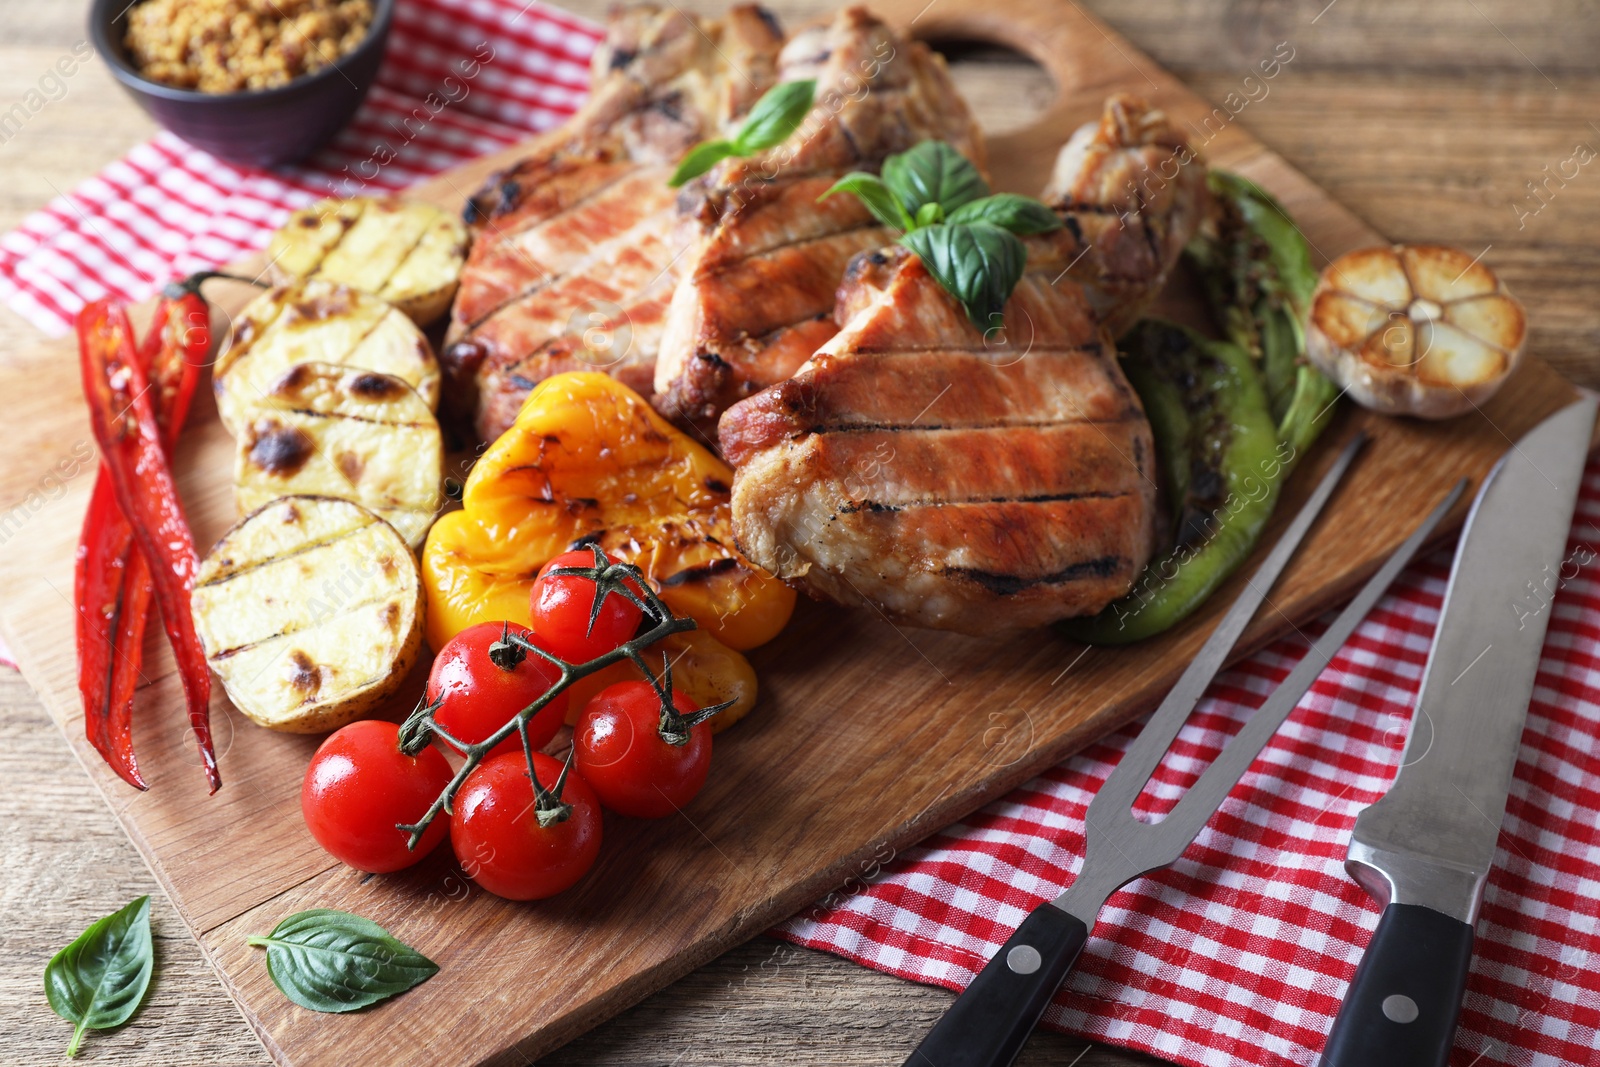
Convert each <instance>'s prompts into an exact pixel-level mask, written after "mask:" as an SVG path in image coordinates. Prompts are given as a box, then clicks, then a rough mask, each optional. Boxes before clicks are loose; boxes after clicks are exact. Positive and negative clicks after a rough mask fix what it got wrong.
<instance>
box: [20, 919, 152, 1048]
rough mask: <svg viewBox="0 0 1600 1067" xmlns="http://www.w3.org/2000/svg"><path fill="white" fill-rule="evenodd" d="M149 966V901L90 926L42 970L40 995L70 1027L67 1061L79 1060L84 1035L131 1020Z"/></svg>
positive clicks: (146, 984)
mask: <svg viewBox="0 0 1600 1067" xmlns="http://www.w3.org/2000/svg"><path fill="white" fill-rule="evenodd" d="M154 964H155V951H154V948H153V947H152V945H151V942H150V898H149V897H148V896H143V897H139V898H138V899H137V900H134V901H132V902H131V903H129V904H128V905H127V906H126V907H124V908H122V910H120V911H116V912H113V913H112V914H110V915H107V916H106V917H105V918H103V919H100V920H99V921H97V922H95V923H92V924H91V925H90V926H89V928H88V929H87V930H85V931H84V932H83V933H81V934H79V935H78V938H77V940H75V941H73V942H72V944H70V945H68V946H67V947H66V948H64V949H62V950H61V951H60V952H57V953H56V954H55V956H54V957H53V958H52V959H51V960H50V963H49V964H48V965H47V966H46V967H45V969H44V995H45V998H46V999H47V1000H49V1001H50V1008H51V1010H52V1011H54V1012H55V1013H56V1014H57V1015H59V1016H61V1017H62V1018H63V1019H65V1020H67V1022H69V1023H72V1024H73V1027H74V1029H73V1031H72V1043H71V1044H69V1045H68V1046H67V1055H68V1056H76V1055H77V1054H78V1044H79V1042H81V1041H82V1040H83V1035H84V1032H85V1031H86V1030H109V1029H111V1028H112V1027H115V1026H121V1025H122V1024H123V1023H125V1022H127V1021H128V1020H129V1019H131V1018H133V1013H134V1012H136V1011H138V1010H139V1005H140V1004H141V1003H142V1002H143V1001H144V995H145V992H146V990H148V989H149V988H150V972H151V970H152V969H153V968H154Z"/></svg>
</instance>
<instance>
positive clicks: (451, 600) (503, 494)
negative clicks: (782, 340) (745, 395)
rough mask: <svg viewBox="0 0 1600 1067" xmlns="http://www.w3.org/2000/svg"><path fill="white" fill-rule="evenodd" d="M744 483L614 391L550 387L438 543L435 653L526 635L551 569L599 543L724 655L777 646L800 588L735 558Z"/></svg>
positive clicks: (432, 567)
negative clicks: (457, 638)
mask: <svg viewBox="0 0 1600 1067" xmlns="http://www.w3.org/2000/svg"><path fill="white" fill-rule="evenodd" d="M732 483H733V472H732V471H731V470H730V469H729V468H728V466H727V464H725V463H723V462H722V461H721V460H720V459H718V458H717V457H716V456H714V455H712V454H711V453H710V452H709V451H707V450H706V449H705V448H703V447H701V446H700V445H699V444H696V443H695V442H694V441H692V440H690V439H689V437H688V436H687V435H685V434H684V433H683V432H681V431H680V430H678V429H676V428H675V427H673V426H672V425H671V424H670V423H668V422H667V421H666V420H665V419H663V418H662V417H661V416H660V415H658V414H656V412H655V410H654V409H653V408H651V407H650V405H649V404H648V403H646V402H645V400H644V399H643V398H642V397H640V396H639V394H637V393H635V392H634V391H633V390H631V389H629V388H627V387H626V386H624V385H622V384H620V383H619V382H617V381H616V380H615V379H613V378H610V377H607V376H606V375H604V374H589V373H584V374H557V375H555V376H554V377H551V378H547V379H545V380H544V381H543V382H541V383H540V384H539V386H538V387H537V388H535V389H534V391H533V392H532V393H530V394H529V396H528V399H527V401H526V402H524V404H523V406H522V410H521V412H520V413H518V415H517V421H516V422H515V423H514V424H513V425H512V427H511V428H510V429H509V430H507V431H506V432H505V433H504V434H502V435H501V436H500V438H499V439H498V440H496V441H495V442H494V444H492V445H490V446H489V448H488V449H487V450H486V451H485V452H484V454H483V455H482V456H481V457H479V459H478V462H477V463H476V464H475V465H474V466H473V468H472V473H471V474H470V475H468V477H467V484H466V487H465V490H464V491H463V494H462V508H461V510H460V511H454V512H450V513H449V514H446V515H443V516H441V517H440V518H439V521H438V522H436V523H434V525H433V529H432V530H431V531H429V533H428V540H427V544H426V545H425V546H424V547H423V550H422V574H423V585H424V586H425V587H426V590H427V597H428V643H429V644H430V645H432V646H433V648H434V649H435V650H438V649H439V648H442V647H443V646H444V644H445V642H446V641H448V640H449V639H450V638H451V637H453V636H454V635H456V634H458V633H460V632H461V631H462V630H464V629H466V628H467V627H468V626H471V625H473V624H474V623H478V622H486V621H498V620H501V619H506V620H510V621H511V622H518V623H523V624H526V623H527V622H528V621H529V610H528V598H529V594H530V593H531V591H532V589H533V580H534V578H535V576H536V575H537V574H538V571H539V568H540V567H542V566H543V565H544V564H545V563H547V562H549V560H551V559H552V558H554V557H555V556H558V555H560V554H561V553H562V552H565V551H567V550H568V549H570V548H573V547H581V546H582V545H587V544H598V545H599V546H600V547H601V548H603V549H605V551H606V552H607V554H609V555H610V556H611V557H612V558H613V559H620V560H622V561H624V562H626V563H632V564H634V565H635V566H637V567H638V568H639V569H640V570H641V571H643V572H644V574H645V577H646V578H648V579H649V581H650V583H651V584H652V585H653V586H654V587H655V588H656V590H657V592H658V593H659V594H660V596H661V599H662V600H663V601H664V602H665V603H666V604H667V606H668V607H670V608H671V609H672V610H673V612H674V613H676V614H678V615H685V616H688V617H689V618H692V619H694V620H695V622H697V623H698V624H699V626H700V629H701V630H702V631H704V632H705V633H708V634H711V635H712V636H713V637H716V638H717V639H718V640H720V641H721V642H722V643H723V644H725V645H729V646H731V647H733V648H735V649H748V648H754V647H755V646H757V645H760V644H763V643H765V642H767V641H770V640H772V638H774V637H776V636H777V635H778V632H779V631H780V630H782V629H783V627H784V624H785V623H787V622H788V621H789V615H790V614H791V613H792V612H793V610H794V600H795V594H794V590H792V589H790V588H789V587H788V586H786V585H784V584H783V583H782V582H781V581H779V580H778V579H776V578H774V577H772V576H770V575H768V574H766V573H765V572H762V571H759V570H757V569H756V568H755V567H754V566H753V565H752V564H750V563H749V562H747V561H746V560H745V559H744V557H742V556H741V555H739V553H738V552H737V551H736V550H735V549H734V547H733V531H732V528H731V523H730V508H731V505H730V503H729V486H730V485H732Z"/></svg>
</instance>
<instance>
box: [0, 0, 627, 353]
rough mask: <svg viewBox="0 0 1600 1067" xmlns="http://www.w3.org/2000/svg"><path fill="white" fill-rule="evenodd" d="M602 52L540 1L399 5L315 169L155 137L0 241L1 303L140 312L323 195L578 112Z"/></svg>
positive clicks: (389, 181) (346, 191)
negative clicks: (227, 156) (384, 43)
mask: <svg viewBox="0 0 1600 1067" xmlns="http://www.w3.org/2000/svg"><path fill="white" fill-rule="evenodd" d="M599 39H600V30H599V28H598V27H596V26H594V25H593V24H592V23H589V22H587V21H585V20H582V19H578V18H575V17H574V16H572V15H569V14H567V13H566V12H563V11H560V10H559V9H557V8H553V7H546V6H544V5H543V4H538V3H528V4H523V3H521V2H520V0H405V2H403V3H400V4H398V5H396V8H395V15H394V28H393V30H392V32H391V35H390V38H389V48H388V52H387V53H386V55H385V57H384V62H383V69H382V70H381V71H380V72H379V74H378V82H377V84H376V85H375V86H374V87H373V89H372V94H371V95H370V96H368V97H367V100H366V103H365V104H363V105H362V107H361V110H360V111H358V112H357V113H356V117H355V119H354V121H352V122H351V124H350V126H349V127H348V128H346V129H345V130H344V131H343V132H342V133H341V134H340V135H339V136H338V137H337V138H335V140H334V141H333V143H332V144H330V145H329V146H328V147H327V148H325V149H323V150H322V151H320V152H318V153H317V154H316V155H315V156H314V157H312V159H311V160H310V161H309V162H307V163H305V164H304V165H301V166H296V167H287V168H282V169H278V170H273V171H264V170H255V169H252V168H248V167H238V166H234V165H233V164H231V163H224V162H222V161H221V160H218V159H216V158H214V157H213V156H211V155H209V154H208V153H206V152H202V151H200V150H199V149H198V148H193V147H191V146H190V145H188V144H186V143H185V142H183V141H182V140H180V139H179V138H177V137H175V136H173V135H172V134H170V133H162V134H159V135H157V136H156V137H155V139H154V140H151V141H149V142H146V143H145V144H142V145H139V146H138V147H137V148H135V149H134V150H133V151H131V152H129V153H128V154H127V155H126V156H125V157H123V158H122V159H120V160H118V161H117V162H115V163H113V164H111V165H110V166H109V167H107V168H106V169H105V170H103V171H101V172H100V173H99V174H98V175H96V176H95V177H93V178H90V179H89V180H88V181H86V182H84V183H83V184H81V185H79V186H78V187H77V188H76V189H73V190H72V191H71V192H70V193H67V194H66V195H65V196H61V197H57V198H56V199H55V200H53V201H51V202H50V203H49V204H48V205H46V206H45V208H44V209H43V210H42V211H39V212H37V213H36V214H34V215H32V216H30V217H29V218H28V219H27V220H25V221H24V222H23V224H22V225H21V226H20V227H18V228H17V229H16V230H14V231H12V232H11V233H9V234H6V235H5V236H4V237H0V295H3V296H4V297H5V299H6V302H7V303H8V304H10V305H11V307H12V308H14V309H15V310H16V311H17V312H19V313H20V314H21V315H23V316H24V317H26V318H27V319H28V320H29V321H31V322H33V323H34V324H35V325H37V326H38V327H39V328H40V329H43V330H45V331H47V332H49V333H53V334H59V333H63V332H65V331H66V330H67V329H68V328H69V327H70V326H71V324H72V317H73V316H74V315H75V314H77V311H78V309H79V308H81V307H82V306H83V305H84V304H86V303H88V302H89V301H90V300H96V299H98V298H100V297H102V296H106V295H112V296H119V297H122V298H124V299H128V300H140V299H143V298H144V297H147V296H149V295H151V294H152V293H154V292H155V291H156V290H157V289H158V288H159V287H160V286H161V285H162V284H164V283H165V282H166V281H168V280H169V279H170V278H172V277H174V276H180V275H183V274H187V273H189V272H191V271H195V270H203V269H205V268H208V267H219V266H221V265H223V264H224V263H229V262H232V261H234V260H237V259H238V258H240V257H241V256H242V255H244V254H245V253H247V252H252V251H255V250H257V249H259V248H262V247H264V246H265V245H266V243H267V239H268V238H269V237H270V236H271V234H272V231H273V230H274V229H276V228H277V227H278V225H279V224H281V223H282V222H283V220H284V218H285V217H286V216H287V215H288V213H289V212H290V211H292V210H293V209H295V208H297V207H301V206H303V205H305V204H307V203H310V202H311V201H312V200H315V199H317V198H318V197H322V196H327V195H329V194H338V195H343V196H349V195H355V194H359V193H383V192H392V191H394V190H397V189H401V188H404V187H405V186H408V185H411V184H413V183H415V182H417V181H418V180H420V179H422V178H425V177H427V176H429V175H432V174H436V173H438V172H439V171H441V170H444V169H446V168H448V167H452V166H454V165H456V164H458V163H461V162H463V161H465V160H468V159H471V158H473V157H474V156H479V155H482V154H484V153H485V152H489V151H492V150H494V149H496V148H502V147H504V146H506V145H509V144H514V143H516V142H517V141H520V140H523V139H525V138H526V137H527V136H528V135H529V133H531V132H533V131H537V130H545V129H549V128H550V127H551V126H554V125H556V124H557V123H559V122H561V120H563V119H565V118H566V117H567V116H568V115H570V114H572V112H573V111H574V110H576V109H577V107H578V105H579V104H580V103H581V102H582V100H583V98H584V96H585V94H586V93H587V92H588V85H589V71H588V62H589V55H590V53H591V52H592V51H593V50H594V46H595V43H596V42H597V41H598V40H599ZM469 61H470V62H469ZM470 192H472V190H470V189H463V190H462V191H461V198H462V200H465V199H466V197H467V194H468V193H470Z"/></svg>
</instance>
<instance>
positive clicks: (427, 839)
mask: <svg viewBox="0 0 1600 1067" xmlns="http://www.w3.org/2000/svg"><path fill="white" fill-rule="evenodd" d="M451 776H452V773H451V770H450V764H448V763H446V762H445V758H444V755H443V754H442V753H441V752H440V751H439V750H438V749H436V748H433V747H432V746H429V747H428V748H425V749H423V750H422V751H421V752H419V753H418V754H417V755H415V756H407V755H405V754H404V753H402V752H401V751H400V727H398V726H396V725H395V724H394V723H392V722H383V721H380V720H377V719H366V720H362V721H360V722H353V723H351V724H350V725H349V726H346V727H343V728H342V729H339V730H336V731H334V732H333V733H332V734H330V735H329V736H328V739H327V740H326V741H324V742H322V746H321V747H320V748H318V749H317V753H316V755H314V756H312V757H311V765H310V766H308V767H307V768H306V777H305V781H304V782H302V783H301V786H300V811H301V813H302V814H303V815H304V816H305V820H306V828H307V829H309V830H310V831H311V836H312V837H314V838H316V840H317V844H319V845H321V846H322V847H323V848H325V849H327V850H328V852H329V854H330V855H332V856H333V857H334V858H335V859H337V860H339V861H340V862H341V863H347V864H349V865H350V866H352V867H354V868H356V870H358V871H367V872H369V873H372V874H388V873H389V872H391V871H398V870H402V869H404V868H406V867H409V866H411V865H412V864H414V863H416V862H418V861H419V860H421V859H422V857H424V856H426V855H427V854H428V853H429V852H432V851H433V849H434V848H435V847H436V846H437V845H438V844H439V842H440V841H442V840H444V837H445V835H446V834H447V833H448V832H449V829H450V816H449V815H447V814H445V813H444V812H440V813H439V815H438V816H437V817H436V818H435V819H434V820H433V822H432V824H430V825H429V827H428V829H427V831H426V832H425V833H423V835H422V840H421V841H419V842H417V847H416V850H415V851H412V850H411V849H408V848H406V841H407V840H408V839H409V835H408V834H406V833H405V832H404V831H402V830H397V829H395V825H396V824H397V823H415V822H417V821H418V820H420V819H421V818H422V816H423V815H424V814H426V813H427V810H428V808H429V806H430V805H432V804H433V802H434V800H435V799H436V798H437V797H438V796H439V794H440V793H442V792H444V789H445V786H447V785H449V784H450V778H451Z"/></svg>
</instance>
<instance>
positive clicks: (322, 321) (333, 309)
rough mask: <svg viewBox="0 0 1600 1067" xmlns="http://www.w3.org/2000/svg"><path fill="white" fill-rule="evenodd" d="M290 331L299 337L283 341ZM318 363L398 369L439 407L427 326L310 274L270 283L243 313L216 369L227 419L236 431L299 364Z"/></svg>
mask: <svg viewBox="0 0 1600 1067" xmlns="http://www.w3.org/2000/svg"><path fill="white" fill-rule="evenodd" d="M290 330H294V331H296V334H297V335H296V336H295V337H292V338H288V339H287V340H286V339H284V338H283V337H282V336H281V335H282V334H283V333H286V332H288V331H290ZM379 356H381V357H382V358H377V357H379ZM313 362H314V363H332V364H337V365H339V366H345V367H351V368H357V369H362V370H373V371H378V372H379V373H383V374H391V375H394V376H395V377H398V378H400V379H401V380H402V381H404V382H405V383H406V384H407V385H409V386H411V387H412V388H413V389H415V390H416V391H417V394H418V395H419V396H421V397H422V399H423V400H424V401H426V402H427V405H428V408H429V409H430V410H437V409H438V406H439V385H440V381H439V362H438V360H437V359H435V358H434V354H433V346H432V345H430V344H429V343H428V339H427V338H426V337H424V336H423V334H422V331H421V330H419V329H417V327H416V325H415V324H414V323H412V322H411V321H410V320H409V319H407V318H406V317H405V316H403V315H401V314H400V313H399V312H398V311H396V310H394V309H393V308H391V307H390V306H389V305H388V304H385V303H384V302H383V301H381V300H379V299H378V298H377V297H374V296H371V295H369V294H366V293H363V292H361V291H359V290H356V289H352V288H351V287H349V286H346V285H337V284H335V283H332V282H327V281H321V280H312V281H305V282H291V283H289V284H285V285H279V286H276V287H274V288H272V289H269V290H267V291H266V292H264V293H262V294H261V295H260V296H257V297H256V298H255V299H254V300H252V301H251V302H250V303H249V304H247V305H245V307H244V308H243V310H241V311H240V312H239V315H238V317H237V319H236V320H235V323H234V328H233V334H232V337H231V339H230V341H229V343H228V344H227V346H226V347H225V348H224V349H223V351H222V353H221V354H220V355H219V356H218V357H217V361H216V364H215V366H214V367H213V368H212V376H211V377H212V383H211V384H212V390H213V391H214V393H215V394H216V400H217V414H218V416H219V417H220V418H221V419H222V424H223V425H224V426H225V427H227V429H228V431H229V432H230V433H232V434H234V435H235V436H237V435H238V433H239V429H240V427H241V426H242V425H244V424H245V423H246V422H247V421H248V417H249V409H250V408H251V406H252V404H253V403H255V402H257V401H259V399H260V398H261V397H262V396H263V395H265V394H266V393H267V392H268V391H270V389H271V388H272V386H273V384H274V383H275V382H276V381H277V380H278V379H279V378H281V377H282V376H283V375H284V374H287V373H289V372H290V371H291V370H292V369H293V367H294V366H296V365H297V364H301V363H313Z"/></svg>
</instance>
